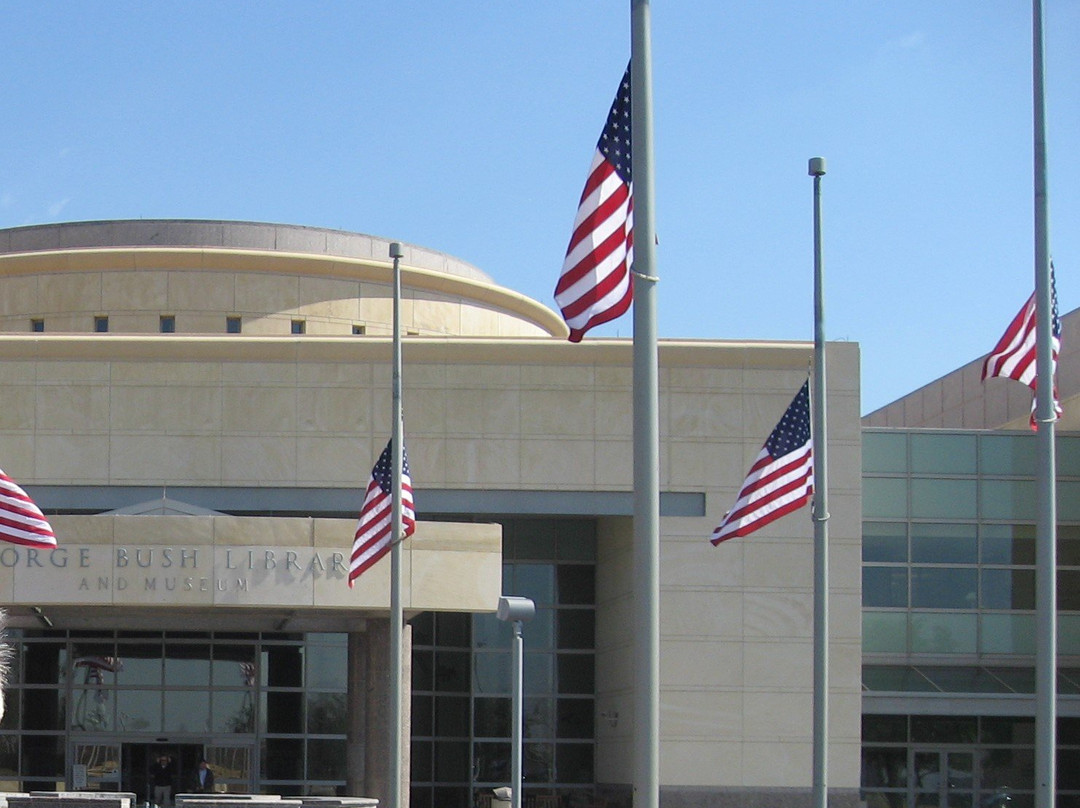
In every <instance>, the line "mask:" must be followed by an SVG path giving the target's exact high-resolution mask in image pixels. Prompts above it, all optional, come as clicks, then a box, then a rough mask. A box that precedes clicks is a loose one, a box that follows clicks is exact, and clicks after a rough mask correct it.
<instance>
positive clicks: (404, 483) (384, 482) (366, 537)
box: [349, 440, 416, 586]
mask: <svg viewBox="0 0 1080 808" xmlns="http://www.w3.org/2000/svg"><path fill="white" fill-rule="evenodd" d="M392 445H393V440H391V441H389V442H387V444H386V448H385V449H383V451H382V454H381V455H379V461H378V462H377V463H376V464H375V468H373V469H372V470H371V479H370V480H369V481H368V487H367V493H366V494H365V495H364V505H363V507H362V508H361V509H360V522H359V524H357V526H356V535H355V536H354V537H353V546H352V561H351V562H350V564H349V586H352V585H353V581H355V580H356V579H357V578H359V577H360V576H361V575H363V574H364V572H365V571H366V570H367V569H368V567H370V566H371V565H372V564H374V563H375V562H376V561H378V560H379V559H380V558H382V557H383V556H384V555H386V554H387V553H388V552H390V546H391V544H393V541H392V539H393V537H392V536H391V535H390V528H391V525H390V521H391V515H392V514H391V511H392V494H391V487H392V484H393V480H392V479H391V473H390V453H391V451H392V449H391V447H392ZM401 527H402V536H401V538H403V539H404V538H407V537H409V536H411V535H412V534H413V533H414V532H415V531H416V509H415V508H414V507H413V495H412V479H411V478H410V477H409V459H408V457H406V455H405V448H404V447H402V449H401Z"/></svg>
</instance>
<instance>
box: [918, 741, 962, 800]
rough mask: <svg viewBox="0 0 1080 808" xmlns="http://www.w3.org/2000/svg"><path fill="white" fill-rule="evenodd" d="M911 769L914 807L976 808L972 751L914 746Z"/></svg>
mask: <svg viewBox="0 0 1080 808" xmlns="http://www.w3.org/2000/svg"><path fill="white" fill-rule="evenodd" d="M909 771H910V772H911V780H910V782H909V789H910V792H911V794H912V797H913V800H912V802H911V804H912V805H914V806H915V808H974V804H975V755H974V754H973V753H972V752H962V751H950V750H942V749H914V750H912V765H911V767H910V769H909Z"/></svg>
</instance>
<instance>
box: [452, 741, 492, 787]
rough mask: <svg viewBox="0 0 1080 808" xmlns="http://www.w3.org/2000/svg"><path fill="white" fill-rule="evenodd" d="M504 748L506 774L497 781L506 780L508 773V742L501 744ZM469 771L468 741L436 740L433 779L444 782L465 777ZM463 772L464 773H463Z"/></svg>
mask: <svg viewBox="0 0 1080 808" xmlns="http://www.w3.org/2000/svg"><path fill="white" fill-rule="evenodd" d="M500 746H501V747H504V748H505V752H504V754H503V757H502V761H503V768H504V769H505V770H506V776H505V778H504V779H502V780H500V781H499V782H504V783H505V782H508V780H509V777H510V773H509V768H508V766H507V764H508V762H509V760H510V744H508V743H507V744H501V745H500ZM468 771H469V742H468V741H436V742H435V779H436V780H442V781H444V782H454V781H455V780H461V779H463V776H465V777H467V776H468ZM463 773H464V774H463Z"/></svg>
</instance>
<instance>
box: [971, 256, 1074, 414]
mask: <svg viewBox="0 0 1080 808" xmlns="http://www.w3.org/2000/svg"><path fill="white" fill-rule="evenodd" d="M1050 303H1051V313H1050V322H1051V326H1050V347H1051V354H1052V358H1051V365H1050V373H1051V378H1052V379H1053V380H1054V384H1053V395H1054V413H1055V414H1056V415H1057V416H1058V417H1061V403H1060V402H1059V401H1058V393H1057V361H1058V353H1060V351H1061V320H1060V319H1059V318H1058V302H1057V284H1056V283H1055V281H1054V265H1053V263H1052V262H1051V264H1050ZM1036 353H1037V337H1036V328H1035V293H1034V292H1032V294H1031V297H1029V298H1028V300H1027V302H1026V303H1025V304H1024V306H1023V308H1022V309H1020V311H1019V312H1018V313H1017V315H1016V316H1015V317H1014V318H1013V320H1012V322H1011V323H1009V327H1008V328H1007V329H1006V330H1005V333H1004V334H1003V335H1002V337H1001V339H1000V340H998V343H997V345H995V346H994V350H992V351H991V352H990V355H989V356H987V357H986V361H985V362H983V371H982V379H983V381H986V380H987V379H990V378H993V377H995V376H1000V377H1002V378H1005V379H1015V380H1016V381H1018V382H1021V383H1022V384H1026V385H1027V386H1028V387H1030V388H1031V390H1032V392H1035V389H1036V387H1037V385H1038V376H1037V374H1036V362H1035V354H1036ZM1031 427H1032V429H1034V428H1035V399H1034V397H1032V400H1031Z"/></svg>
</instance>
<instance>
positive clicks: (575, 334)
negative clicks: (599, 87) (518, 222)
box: [555, 67, 634, 342]
mask: <svg viewBox="0 0 1080 808" xmlns="http://www.w3.org/2000/svg"><path fill="white" fill-rule="evenodd" d="M633 187H634V181H633V171H632V168H631V155H630V68H629V67H627V68H626V74H625V75H624V76H623V80H622V83H621V84H620V85H619V92H618V94H617V95H616V96H615V102H614V103H613V104H612V105H611V111H610V112H608V118H607V124H606V125H605V126H604V131H603V132H602V133H601V135H600V140H599V141H598V142H597V144H596V153H595V154H594V155H593V161H592V166H590V168H589V178H588V180H587V181H586V182H585V190H584V191H582V193H581V201H580V202H579V203H578V211H577V216H576V217H575V219H574V232H573V234H572V235H571V236H570V246H569V247H567V248H566V258H565V260H564V261H563V268H562V274H561V275H560V276H559V283H558V284H557V285H556V287H555V302H556V303H558V304H559V309H560V310H561V311H562V316H563V319H564V320H566V324H567V325H568V326H570V341H571V342H581V338H582V337H583V336H585V332H586V331H588V330H589V329H590V328H592V327H593V326H597V325H600V324H601V323H606V322H608V321H609V320H614V319H615V318H616V317H619V316H620V315H622V314H624V313H625V312H626V310H627V309H629V308H630V301H631V300H632V298H633V284H632V283H631V280H630V268H631V266H632V265H633V263H634V196H633Z"/></svg>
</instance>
